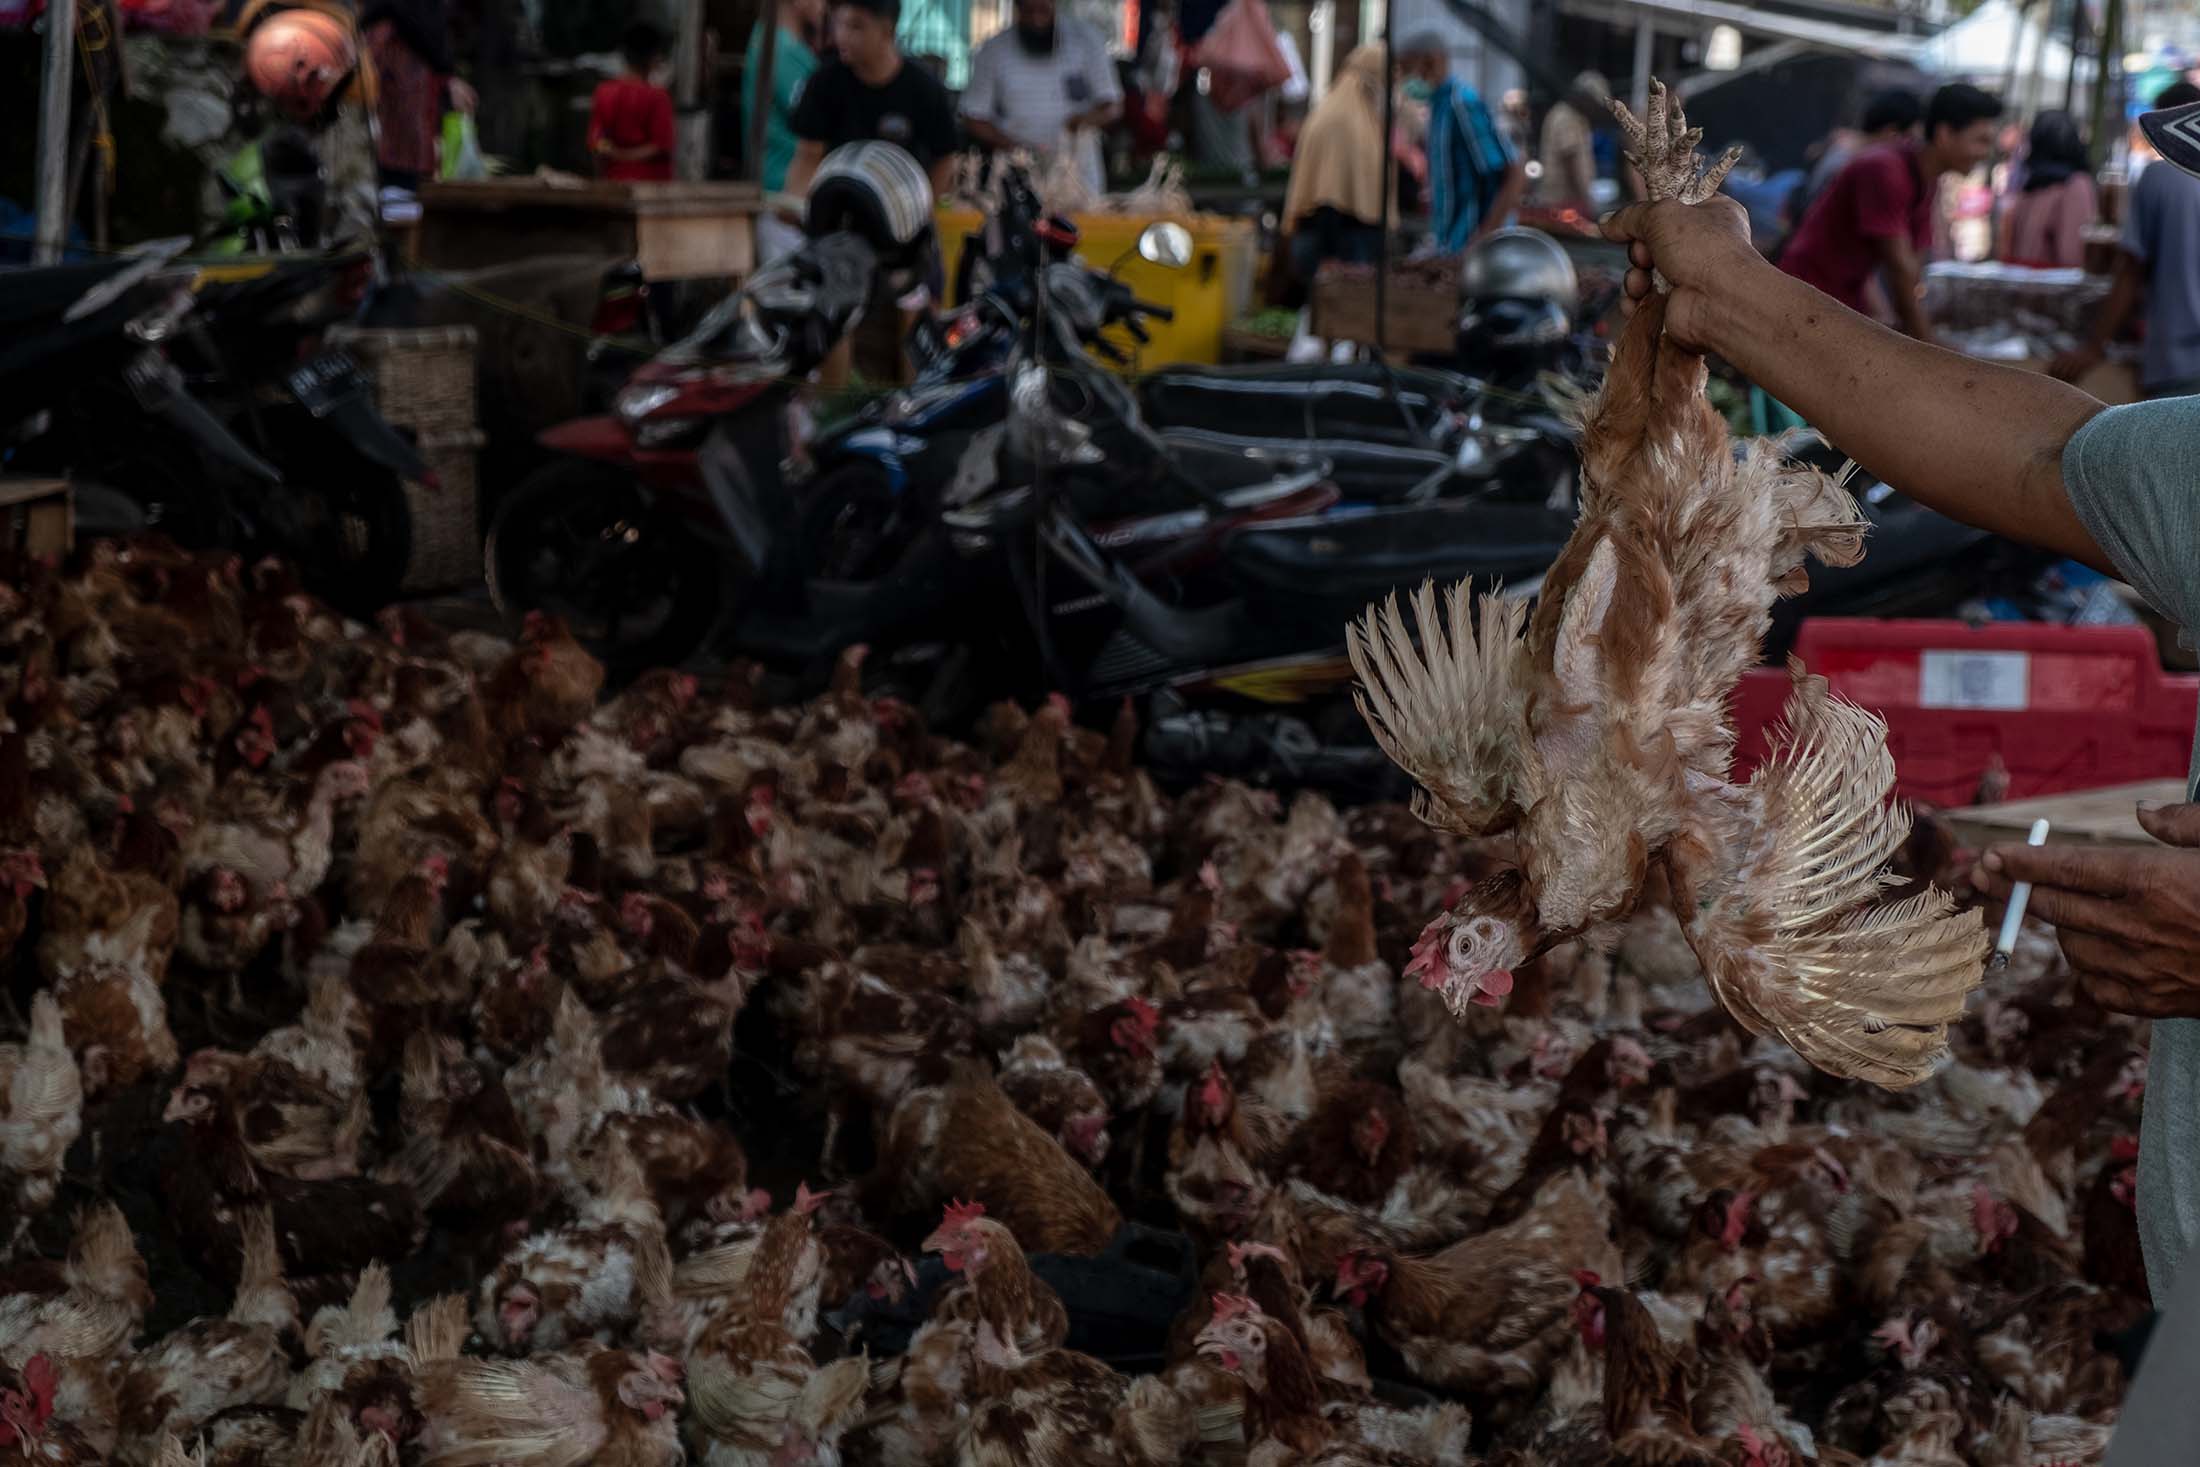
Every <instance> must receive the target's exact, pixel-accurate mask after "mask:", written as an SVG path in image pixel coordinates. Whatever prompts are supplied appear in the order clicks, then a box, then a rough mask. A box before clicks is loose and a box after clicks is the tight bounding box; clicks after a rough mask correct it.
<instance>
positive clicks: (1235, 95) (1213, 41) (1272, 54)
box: [1194, 0, 1291, 112]
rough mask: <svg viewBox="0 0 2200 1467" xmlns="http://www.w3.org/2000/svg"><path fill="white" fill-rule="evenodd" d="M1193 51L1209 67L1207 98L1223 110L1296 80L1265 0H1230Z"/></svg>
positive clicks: (1237, 106) (1198, 59)
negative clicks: (1277, 40) (1292, 78)
mask: <svg viewBox="0 0 2200 1467" xmlns="http://www.w3.org/2000/svg"><path fill="white" fill-rule="evenodd" d="M1194 52H1195V55H1194V59H1195V60H1196V61H1197V62H1198V63H1199V64H1200V65H1201V66H1204V67H1206V68H1207V98H1208V100H1209V101H1211V102H1213V103H1214V105H1215V106H1216V107H1218V108H1220V109H1221V110H1222V111H1224V112H1235V111H1237V110H1238V109H1239V108H1240V107H1243V106H1244V105H1245V104H1246V103H1247V102H1250V101H1252V100H1253V98H1255V97H1257V96H1259V95H1260V94H1261V93H1263V92H1267V91H1273V90H1274V89H1275V88H1277V87H1280V86H1282V85H1283V84H1284V83H1285V82H1287V81H1289V80H1290V79H1291V63H1290V62H1289V61H1288V60H1287V59H1285V57H1284V54H1283V47H1282V46H1280V45H1278V44H1277V42H1276V26H1275V22H1273V21H1271V20H1270V19H1269V18H1268V7H1267V6H1266V5H1265V4H1263V3H1262V0H1230V3H1229V4H1227V5H1225V6H1223V7H1222V13H1221V14H1220V15H1218V16H1216V17H1215V23H1214V26H1213V27H1212V28H1211V29H1210V30H1209V31H1208V32H1207V34H1206V35H1204V36H1201V37H1200V38H1199V44H1198V45H1197V46H1196V47H1195V48H1194Z"/></svg>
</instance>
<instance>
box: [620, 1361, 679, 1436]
mask: <svg viewBox="0 0 2200 1467" xmlns="http://www.w3.org/2000/svg"><path fill="white" fill-rule="evenodd" d="M681 1375H682V1371H681V1367H680V1362H679V1361H677V1360H675V1359H673V1358H672V1357H671V1356H670V1355H660V1354H658V1353H657V1352H656V1351H655V1350H652V1351H650V1352H649V1353H648V1354H647V1355H645V1356H643V1357H642V1367H641V1368H640V1369H639V1370H629V1371H627V1372H626V1373H625V1374H624V1375H622V1376H620V1377H619V1404H620V1405H622V1406H625V1407H626V1408H627V1409H628V1410H630V1411H633V1412H635V1413H636V1414H637V1415H639V1416H641V1417H642V1419H643V1420H645V1421H657V1420H661V1419H662V1418H663V1417H664V1416H665V1414H666V1413H667V1412H671V1411H677V1410H679V1409H680V1407H681V1406H682V1405H683V1404H684V1403H685V1402H686V1401H687V1393H686V1392H684V1391H682V1390H681V1389H680V1378H681Z"/></svg>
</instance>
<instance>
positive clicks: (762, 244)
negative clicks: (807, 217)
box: [741, 0, 825, 265]
mask: <svg viewBox="0 0 2200 1467" xmlns="http://www.w3.org/2000/svg"><path fill="white" fill-rule="evenodd" d="M824 23H825V0H779V4H778V7H777V15H776V17H775V20H774V24H776V25H777V26H778V27H779V34H778V36H777V38H776V39H775V40H774V42H773V49H772V94H771V99H770V104H769V105H770V110H768V111H767V112H766V113H765V114H764V166H763V168H762V169H761V170H760V171H759V173H758V182H759V183H760V184H761V185H762V186H763V189H764V193H765V195H766V196H767V197H769V196H770V195H772V194H776V193H778V192H779V191H780V190H782V189H784V188H785V187H786V186H787V169H788V166H789V165H790V164H792V163H793V162H794V155H795V147H796V143H795V136H794V112H795V108H796V107H798V106H800V105H801V102H802V89H803V88H804V87H805V86H807V85H808V84H809V80H810V77H811V76H812V75H813V74H814V73H815V72H816V71H817V66H818V59H817V49H816V47H817V43H818V42H819V41H820V40H821V39H822V37H821V36H820V34H819V32H820V31H821V30H822V28H823V26H824ZM763 58H764V22H763V20H762V19H761V18H759V19H758V20H757V22H756V33H755V34H754V35H753V36H751V37H750V39H749V51H748V60H747V63H746V64H745V65H743V66H742V68H741V125H742V127H743V128H744V129H753V128H754V127H755V124H756V80H757V72H758V71H759V69H760V68H761V67H762V66H763ZM750 136H753V133H751V132H744V134H743V138H742V143H743V146H744V147H745V146H747V140H748V138H749V137H750ZM801 243H802V231H801V230H800V229H797V228H796V227H795V226H794V225H792V224H789V223H788V222H787V221H786V220H785V219H783V218H781V217H780V215H779V213H778V212H777V211H776V210H772V209H767V210H766V211H765V212H764V213H762V214H760V215H758V216H757V219H756V253H757V261H758V263H759V264H767V265H768V264H770V263H771V262H772V261H773V260H776V259H778V258H779V257H780V256H781V255H784V254H786V253H787V252H788V251H789V250H792V249H794V248H795V247H796V246H797V245H799V244H801Z"/></svg>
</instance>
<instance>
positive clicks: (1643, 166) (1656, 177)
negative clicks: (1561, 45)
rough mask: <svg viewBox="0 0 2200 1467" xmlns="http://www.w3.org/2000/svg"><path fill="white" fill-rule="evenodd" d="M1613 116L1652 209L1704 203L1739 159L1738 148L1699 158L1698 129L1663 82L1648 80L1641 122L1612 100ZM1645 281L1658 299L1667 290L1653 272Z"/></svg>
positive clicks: (1623, 106) (1663, 280)
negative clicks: (1714, 157) (1668, 204)
mask: <svg viewBox="0 0 2200 1467" xmlns="http://www.w3.org/2000/svg"><path fill="white" fill-rule="evenodd" d="M1612 115H1613V116H1614V117H1616V118H1618V119H1619V126H1620V134H1621V137H1622V139H1623V141H1622V144H1621V146H1622V147H1623V148H1624V149H1625V151H1626V154H1627V161H1628V162H1630V163H1632V164H1634V165H1635V171H1636V172H1638V173H1640V174H1641V175H1642V187H1643V194H1644V196H1645V197H1646V198H1648V199H1649V201H1650V202H1651V203H1653V204H1655V203H1659V202H1661V201H1663V200H1666V199H1677V200H1679V201H1680V202H1681V203H1684V204H1700V203H1703V202H1704V201H1705V200H1706V199H1709V198H1711V197H1712V196H1713V195H1714V194H1716V193H1718V191H1719V185H1720V184H1722V183H1724V182H1725V181H1726V175H1727V174H1728V173H1729V172H1730V171H1732V169H1733V167H1734V165H1735V164H1736V163H1739V162H1740V161H1741V159H1742V150H1741V149H1740V148H1738V147H1735V148H1728V149H1727V150H1726V152H1724V153H1723V154H1721V155H1720V156H1719V159H1718V161H1717V162H1708V161H1706V160H1705V159H1704V158H1703V157H1702V156H1701V155H1699V154H1698V153H1697V152H1696V146H1697V144H1699V143H1701V142H1702V141H1703V129H1702V128H1700V127H1690V126H1689V125H1688V118H1687V117H1686V116H1685V115H1684V114H1683V113H1682V111H1681V104H1680V101H1679V99H1677V98H1675V97H1673V96H1671V95H1670V94H1668V93H1667V92H1666V90H1665V83H1664V82H1661V81H1656V80H1652V81H1651V83H1650V100H1649V102H1648V104H1647V105H1645V106H1644V108H1643V115H1642V116H1641V117H1639V118H1638V117H1636V116H1635V114H1634V113H1633V112H1631V111H1629V110H1628V107H1627V104H1626V103H1625V102H1622V101H1620V100H1619V99H1618V98H1617V97H1615V98H1613V99H1612ZM1650 278H1651V280H1652V282H1653V283H1654V284H1655V285H1656V286H1657V289H1658V294H1660V295H1664V294H1665V293H1666V292H1667V291H1668V290H1670V289H1672V286H1671V285H1670V284H1669V283H1668V282H1667V280H1666V278H1665V277H1664V276H1663V275H1659V274H1657V273H1656V272H1655V271H1653V272H1652V273H1651V277H1650Z"/></svg>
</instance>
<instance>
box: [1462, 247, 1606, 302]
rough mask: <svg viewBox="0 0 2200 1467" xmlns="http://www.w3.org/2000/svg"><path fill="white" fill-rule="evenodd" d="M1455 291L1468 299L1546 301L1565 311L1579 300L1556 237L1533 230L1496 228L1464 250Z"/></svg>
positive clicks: (1571, 264) (1569, 263)
mask: <svg viewBox="0 0 2200 1467" xmlns="http://www.w3.org/2000/svg"><path fill="white" fill-rule="evenodd" d="M1459 290H1460V293H1461V294H1462V295H1464V296H1466V297H1467V299H1468V300H1470V301H1476V302H1484V303H1486V302H1489V301H1496V300H1529V301H1549V302H1551V303H1552V304H1554V305H1556V306H1557V307H1558V308H1559V309H1560V310H1561V311H1564V312H1567V313H1568V314H1571V313H1572V312H1573V310H1574V308H1575V307H1577V306H1579V305H1580V304H1581V282H1580V281H1579V280H1578V279H1577V278H1576V277H1575V275H1574V262H1573V261H1572V260H1570V259H1568V258H1567V257H1566V251H1565V250H1564V249H1562V248H1561V247H1560V246H1559V243H1558V241H1557V240H1555V239H1552V238H1551V237H1550V236H1549V235H1547V234H1544V233H1543V232H1542V231H1540V230H1535V229H1520V228H1513V229H1500V230H1498V231H1496V232H1495V233H1493V234H1491V235H1490V236H1489V237H1488V238H1486V239H1484V240H1483V241H1482V242H1481V243H1480V244H1477V245H1476V246H1475V247H1474V248H1473V249H1471V250H1469V251H1467V258H1466V263H1465V264H1464V265H1463V266H1462V268H1461V270H1460V277H1459Z"/></svg>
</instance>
